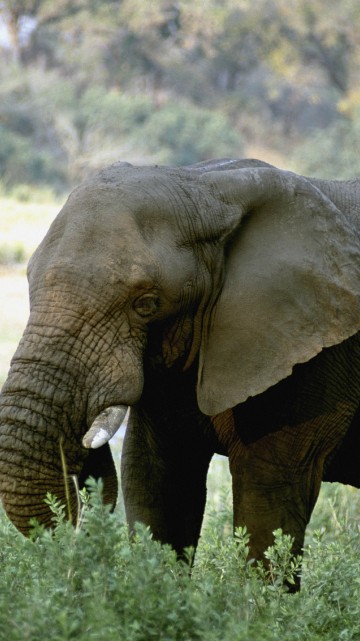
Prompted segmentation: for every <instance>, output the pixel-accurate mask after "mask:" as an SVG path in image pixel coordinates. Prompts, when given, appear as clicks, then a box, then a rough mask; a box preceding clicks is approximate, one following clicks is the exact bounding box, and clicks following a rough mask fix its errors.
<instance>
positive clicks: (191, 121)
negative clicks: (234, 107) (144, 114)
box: [138, 103, 243, 165]
mask: <svg viewBox="0 0 360 641" xmlns="http://www.w3.org/2000/svg"><path fill="white" fill-rule="evenodd" d="M138 133H139V135H140V137H141V140H142V141H143V143H145V145H146V147H147V148H148V149H149V151H150V153H151V154H153V155H154V156H155V157H156V158H158V159H159V161H160V162H163V163H165V164H166V163H168V164H174V165H186V164H191V163H195V162H199V161H201V160H206V159H208V158H214V157H218V158H221V157H225V156H231V155H235V156H241V154H242V147H243V145H242V140H241V137H240V135H239V134H238V133H236V132H235V131H234V130H233V128H232V126H231V124H230V122H229V121H228V120H227V119H226V118H225V117H224V116H223V115H221V114H220V113H216V112H213V111H210V110H208V109H201V108H199V107H189V105H186V104H181V103H180V104H175V103H170V104H168V105H167V106H165V107H163V108H162V109H159V110H158V111H156V112H154V113H153V114H152V116H151V117H150V118H149V119H148V120H147V122H146V123H145V125H144V126H143V127H142V129H140V131H139V132H138Z"/></svg>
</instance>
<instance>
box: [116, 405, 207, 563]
mask: <svg viewBox="0 0 360 641" xmlns="http://www.w3.org/2000/svg"><path fill="white" fill-rule="evenodd" d="M193 427H194V430H191V429H190V426H189V424H187V425H185V426H184V427H183V429H182V430H178V429H173V426H171V429H170V430H166V432H165V433H164V430H161V429H156V430H155V429H153V427H152V426H151V425H150V424H149V423H146V421H145V420H144V418H143V417H141V415H140V414H138V413H137V412H135V411H132V416H131V419H130V421H129V425H128V428H127V431H126V436H125V440H124V446H123V453H122V462H121V478H122V490H123V494H124V501H125V509H126V517H127V520H128V523H129V526H130V528H131V529H133V528H134V525H135V523H136V522H142V523H145V524H146V525H148V526H149V527H150V529H151V531H152V533H153V536H154V538H156V539H157V540H159V541H160V542H162V543H168V544H170V545H171V546H172V547H173V548H174V549H175V551H176V552H177V554H178V555H179V557H182V556H183V553H184V549H185V548H187V547H190V546H191V547H194V548H196V545H197V542H198V538H199V535H200V529H201V524H202V519H203V514H204V509H205V501H206V476H207V471H208V467H209V463H210V460H211V457H212V454H213V452H212V451H211V448H210V447H209V444H208V443H207V441H206V438H205V437H204V436H200V434H199V432H200V430H199V426H198V425H197V426H193ZM193 431H195V434H198V436H197V437H194V434H191V432H193ZM159 434H161V435H159Z"/></svg>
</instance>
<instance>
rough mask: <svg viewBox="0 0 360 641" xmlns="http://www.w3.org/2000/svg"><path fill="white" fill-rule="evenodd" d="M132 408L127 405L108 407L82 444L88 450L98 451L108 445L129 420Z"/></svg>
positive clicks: (87, 433) (95, 421)
mask: <svg viewBox="0 0 360 641" xmlns="http://www.w3.org/2000/svg"><path fill="white" fill-rule="evenodd" d="M129 411H130V408H129V407H127V406H126V405H115V406H112V407H107V408H106V409H105V410H103V411H102V412H101V413H100V414H99V415H98V416H97V417H96V419H95V420H94V421H93V423H92V425H91V427H90V429H89V430H88V431H87V432H86V434H85V436H84V438H83V440H82V444H83V446H84V447H86V448H87V449H90V448H91V449H97V448H99V447H102V446H103V445H105V443H108V442H109V441H110V439H111V438H112V437H113V436H114V435H115V434H116V432H117V431H118V430H119V429H120V427H121V425H122V424H123V422H124V421H125V420H126V419H127V418H128V414H129Z"/></svg>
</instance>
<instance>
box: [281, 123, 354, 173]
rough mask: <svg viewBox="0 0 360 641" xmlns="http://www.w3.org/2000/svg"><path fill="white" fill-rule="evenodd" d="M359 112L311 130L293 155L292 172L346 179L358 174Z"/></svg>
mask: <svg viewBox="0 0 360 641" xmlns="http://www.w3.org/2000/svg"><path fill="white" fill-rule="evenodd" d="M359 148H360V112H359V114H358V116H357V117H355V118H354V119H344V120H343V121H339V122H337V123H336V124H335V125H333V126H332V127H329V128H328V129H325V130H323V129H321V130H318V131H315V132H314V134H313V135H312V136H311V138H309V139H308V140H306V141H305V142H304V143H303V144H301V145H300V146H299V147H298V148H297V150H296V152H295V154H294V155H293V159H292V160H293V163H294V165H295V167H296V170H297V171H299V172H301V173H302V174H306V175H308V176H317V177H319V178H329V179H330V178H333V179H335V180H346V179H350V178H354V177H355V176H356V175H357V176H358V175H359Z"/></svg>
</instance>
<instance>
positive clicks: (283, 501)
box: [223, 409, 341, 589]
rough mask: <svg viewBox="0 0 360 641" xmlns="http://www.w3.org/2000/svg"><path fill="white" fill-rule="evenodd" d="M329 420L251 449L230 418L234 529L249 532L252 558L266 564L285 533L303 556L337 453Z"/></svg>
mask: <svg viewBox="0 0 360 641" xmlns="http://www.w3.org/2000/svg"><path fill="white" fill-rule="evenodd" d="M339 411H341V409H340V410H339ZM329 418H330V417H329V416H328V417H324V416H320V417H317V418H315V419H312V420H310V421H307V422H304V423H302V424H300V425H297V426H292V427H283V428H282V429H279V430H277V431H274V432H271V433H269V434H265V435H263V436H261V437H259V438H257V439H256V440H254V441H252V442H250V443H249V442H247V443H245V442H244V441H242V440H241V438H240V437H239V435H238V434H237V433H236V430H235V429H234V426H233V425H231V422H232V420H233V419H232V417H231V416H229V415H228V416H227V419H226V420H227V423H228V425H227V426H225V428H224V426H223V431H227V435H228V453H229V462H230V471H231V475H232V483H233V501H234V526H235V527H238V526H246V527H247V529H248V531H249V533H250V537H251V538H250V557H251V558H254V559H260V560H262V561H264V560H265V559H264V552H265V550H266V549H267V548H268V547H269V546H270V545H272V544H273V540H274V537H273V532H274V530H276V529H279V528H281V529H282V531H283V532H284V533H285V534H290V535H291V536H292V537H293V538H294V543H293V553H294V554H301V553H302V548H303V543H304V536H305V529H306V526H307V524H308V522H309V519H310V516H311V513H312V510H313V508H314V505H315V503H316V500H317V497H318V494H319V491H320V486H321V480H322V476H323V470H324V464H325V461H326V458H327V456H328V455H329V453H330V452H331V450H332V448H333V447H334V441H333V440H332V439H331V438H330V439H328V437H327V433H328V427H327V424H328V419H329ZM265 561H266V560H265ZM297 587H299V586H298V585H297V586H295V589H296V588H297Z"/></svg>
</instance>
